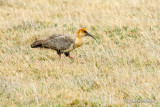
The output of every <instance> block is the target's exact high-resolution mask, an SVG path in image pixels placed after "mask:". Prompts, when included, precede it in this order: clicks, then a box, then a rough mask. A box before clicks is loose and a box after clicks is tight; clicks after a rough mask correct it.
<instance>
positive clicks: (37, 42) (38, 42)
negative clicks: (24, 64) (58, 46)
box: [31, 40, 45, 48]
mask: <svg viewBox="0 0 160 107" xmlns="http://www.w3.org/2000/svg"><path fill="white" fill-rule="evenodd" d="M44 42H45V40H36V41H35V42H33V43H32V44H31V48H38V47H40V48H43V44H44Z"/></svg>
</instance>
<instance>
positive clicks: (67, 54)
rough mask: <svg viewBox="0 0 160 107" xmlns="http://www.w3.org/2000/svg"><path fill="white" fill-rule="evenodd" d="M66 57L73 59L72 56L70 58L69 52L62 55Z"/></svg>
mask: <svg viewBox="0 0 160 107" xmlns="http://www.w3.org/2000/svg"><path fill="white" fill-rule="evenodd" d="M64 54H65V55H66V56H67V57H69V58H71V59H74V58H73V57H72V56H70V54H69V52H67V53H64Z"/></svg>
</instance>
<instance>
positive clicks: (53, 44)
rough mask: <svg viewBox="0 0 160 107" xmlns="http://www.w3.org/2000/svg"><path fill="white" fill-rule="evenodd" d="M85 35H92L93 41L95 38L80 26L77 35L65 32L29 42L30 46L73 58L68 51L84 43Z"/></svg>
mask: <svg viewBox="0 0 160 107" xmlns="http://www.w3.org/2000/svg"><path fill="white" fill-rule="evenodd" d="M87 36H90V37H92V38H93V39H94V40H95V41H97V40H96V38H95V37H94V36H92V35H91V34H90V33H88V31H87V29H85V28H81V29H79V30H78V32H77V35H76V36H74V35H66V34H53V35H51V36H49V37H48V38H47V39H41V40H36V41H34V42H33V43H32V44H31V48H47V49H52V50H55V51H56V52H57V54H58V55H59V57H60V58H61V54H65V56H66V57H69V58H71V59H74V58H73V57H72V56H70V52H71V51H72V50H74V49H75V48H78V47H80V46H82V45H83V44H85V38H86V37H87Z"/></svg>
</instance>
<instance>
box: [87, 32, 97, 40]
mask: <svg viewBox="0 0 160 107" xmlns="http://www.w3.org/2000/svg"><path fill="white" fill-rule="evenodd" d="M86 35H88V36H90V37H92V38H93V39H94V40H95V41H96V42H98V41H97V40H96V38H95V37H94V36H92V35H91V34H90V33H88V32H86Z"/></svg>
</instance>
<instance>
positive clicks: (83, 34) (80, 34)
mask: <svg viewBox="0 0 160 107" xmlns="http://www.w3.org/2000/svg"><path fill="white" fill-rule="evenodd" d="M86 36H90V37H92V38H93V39H94V40H96V38H95V37H94V36H92V35H91V34H90V33H88V32H87V29H85V28H81V29H79V31H78V32H77V37H78V38H84V37H86ZM96 41H97V40H96Z"/></svg>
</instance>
